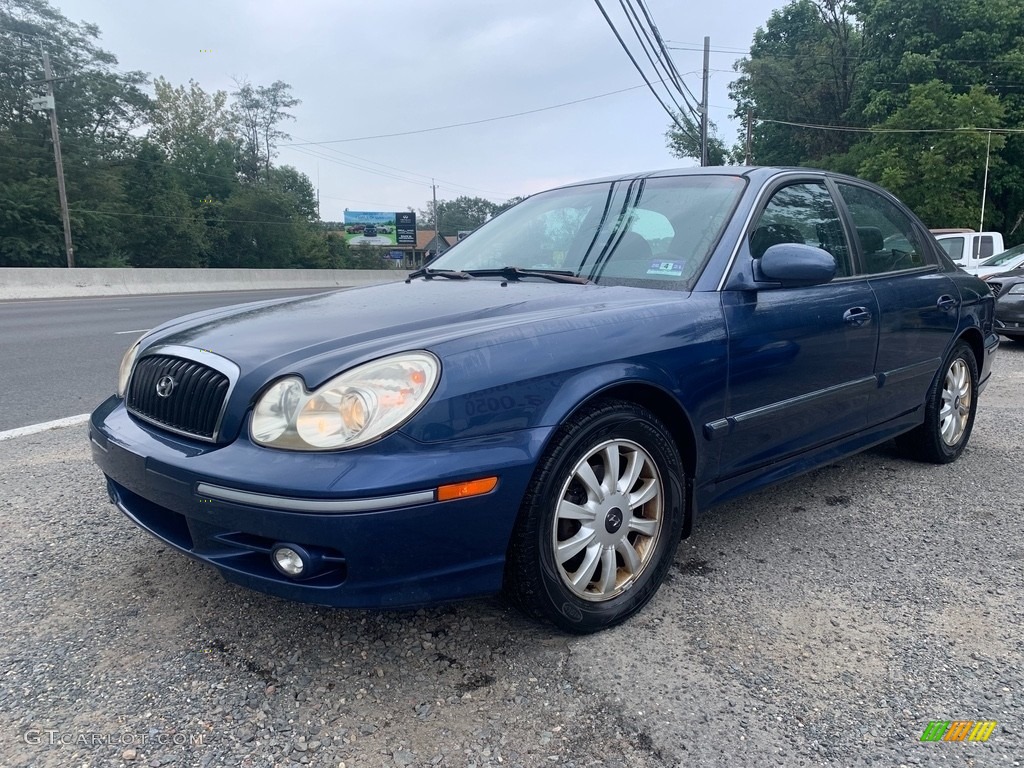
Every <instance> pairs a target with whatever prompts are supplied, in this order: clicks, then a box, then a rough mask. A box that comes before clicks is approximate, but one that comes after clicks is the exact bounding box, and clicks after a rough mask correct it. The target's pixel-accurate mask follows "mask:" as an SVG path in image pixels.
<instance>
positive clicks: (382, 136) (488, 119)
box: [278, 85, 644, 147]
mask: <svg viewBox="0 0 1024 768" xmlns="http://www.w3.org/2000/svg"><path fill="white" fill-rule="evenodd" d="M643 87H644V86H642V85H631V86H629V87H628V88H620V89H618V90H617V91H608V92H607V93H599V94H597V95H596V96H586V97H584V98H582V99H573V100H572V101H563V102H562V103H560V104H552V105H550V106H547V107H538V108H537V109H527V110H524V111H523V112H513V113H511V114H508V115H497V116H496V117H485V118H483V119H481V120H468V121H466V122H464V123H450V124H448V125H437V126H434V127H432V128H417V129H416V130H412V131H399V132H398V133H381V134H377V135H376V136H353V137H352V138H348V139H331V140H329V141H308V142H297V143H294V142H293V143H291V144H279V145H278V146H279V147H303V146H314V145H316V146H319V145H323V144H345V143H347V142H350V141H370V140H371V139H391V138H394V137H396V136H412V135H414V134H418V133H431V132H432V131H446V130H448V129H450V128H463V127H465V126H468V125H481V124H482V123H493V122H496V121H498V120H508V119H510V118H513V117H523V116H524V115H534V114H536V113H538V112H547V111H548V110H552V109H559V108H561V107H570V106H572V105H573V104H582V103H583V102H585V101H594V100H595V99H603V98H605V97H607V96H616V95H618V94H620V93H626V92H628V91H635V90H637V89H638V88H643Z"/></svg>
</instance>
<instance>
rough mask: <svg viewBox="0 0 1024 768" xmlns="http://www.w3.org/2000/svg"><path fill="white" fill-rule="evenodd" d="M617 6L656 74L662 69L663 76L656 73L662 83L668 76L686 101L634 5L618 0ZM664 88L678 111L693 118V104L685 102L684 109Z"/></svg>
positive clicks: (667, 89) (670, 91) (670, 92)
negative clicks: (687, 112)
mask: <svg viewBox="0 0 1024 768" xmlns="http://www.w3.org/2000/svg"><path fill="white" fill-rule="evenodd" d="M619 6H620V7H621V8H622V11H623V13H624V14H625V15H626V21H627V22H628V23H629V26H630V28H631V29H632V30H633V35H634V36H635V37H636V39H637V41H638V42H639V43H640V49H641V50H642V51H643V52H644V55H645V56H646V57H647V61H649V62H650V63H651V66H652V67H653V68H654V72H655V74H658V70H659V69H660V70H662V72H664V77H662V76H661V75H660V74H659V75H658V77H659V79H660V80H661V82H662V83H663V84H664V83H665V82H666V78H668V81H669V82H671V83H672V84H673V85H674V86H675V88H676V90H677V91H678V92H679V94H680V95H681V96H682V97H683V101H684V102H686V94H685V92H684V91H683V89H682V87H680V85H679V84H678V83H676V82H675V80H674V79H673V73H672V68H671V67H670V66H669V65H667V64H666V63H665V62H664V61H663V60H662V58H661V56H660V55H659V54H658V50H657V47H656V45H655V43H654V41H653V40H652V39H651V36H650V34H649V33H648V32H647V29H646V28H645V27H644V25H643V23H642V22H641V21H640V16H639V14H638V13H637V11H636V8H635V6H633V4H632V3H631V2H629V0H619ZM634 20H635V23H634ZM665 90H666V92H667V93H668V96H669V98H670V99H671V100H672V103H673V104H675V105H676V109H678V110H679V113H680V114H682V113H683V112H685V111H689V113H690V117H691V119H693V117H694V109H693V105H692V104H690V103H689V102H686V109H685V110H684V109H683V106H682V105H681V104H680V103H679V102H678V101H677V100H676V97H675V94H673V92H672V89H670V88H666V89H665Z"/></svg>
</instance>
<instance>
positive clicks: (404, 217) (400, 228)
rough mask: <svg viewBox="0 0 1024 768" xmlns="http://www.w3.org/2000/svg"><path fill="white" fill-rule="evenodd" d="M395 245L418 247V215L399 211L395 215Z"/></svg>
mask: <svg viewBox="0 0 1024 768" xmlns="http://www.w3.org/2000/svg"><path fill="white" fill-rule="evenodd" d="M395 243H397V244H398V245H413V246H415V245H416V214H415V213H413V212H412V211H399V212H398V213H396V214H395Z"/></svg>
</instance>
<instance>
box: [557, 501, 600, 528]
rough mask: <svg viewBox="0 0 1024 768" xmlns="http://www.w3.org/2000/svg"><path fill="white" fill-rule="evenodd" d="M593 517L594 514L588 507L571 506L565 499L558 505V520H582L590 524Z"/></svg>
mask: <svg viewBox="0 0 1024 768" xmlns="http://www.w3.org/2000/svg"><path fill="white" fill-rule="evenodd" d="M595 517H596V513H595V512H594V510H592V509H590V508H589V507H581V506H580V505H579V504H573V503H572V502H571V501H566V500H565V499H562V500H561V501H560V502H559V503H558V519H559V520H582V521H583V522H587V523H590V522H593V521H594V518H595Z"/></svg>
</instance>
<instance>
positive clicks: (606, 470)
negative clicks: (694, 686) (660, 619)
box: [505, 400, 685, 634]
mask: <svg viewBox="0 0 1024 768" xmlns="http://www.w3.org/2000/svg"><path fill="white" fill-rule="evenodd" d="M683 477H684V470H683V466H682V461H681V460H680V458H679V451H678V449H677V448H676V445H675V443H674V442H673V440H672V438H671V436H670V435H669V433H668V430H667V429H666V428H665V426H664V425H663V424H662V423H661V421H660V420H659V419H658V418H657V417H656V416H655V415H654V414H653V413H651V412H650V411H648V410H647V409H646V408H643V407H641V406H639V405H637V404H635V403H631V402H625V401H619V400H605V401H601V402H599V403H597V404H595V405H593V406H591V407H589V408H588V409H586V410H585V411H583V412H581V413H580V414H579V415H577V416H576V417H575V418H573V419H572V420H571V421H570V422H568V423H567V424H566V425H564V426H563V427H561V428H560V429H559V431H558V433H557V434H556V435H555V437H554V439H553V440H552V443H551V446H550V447H549V448H548V450H547V452H546V453H545V455H544V457H543V458H542V459H541V461H540V462H539V464H538V466H537V470H536V472H535V473H534V478H533V481H532V483H531V486H530V489H529V491H528V492H527V494H526V497H525V498H524V500H523V505H522V508H521V510H520V514H519V519H518V520H517V523H516V528H515V531H514V532H513V538H512V542H511V545H510V549H509V557H508V566H507V570H506V580H505V587H506V591H508V592H509V593H510V595H511V597H512V598H513V600H515V601H516V602H518V603H519V605H520V606H521V607H522V608H523V609H524V610H525V611H526V612H527V613H529V614H531V615H533V616H535V617H538V618H547V619H549V620H550V621H552V622H554V623H555V624H557V625H558V626H559V627H561V628H562V629H565V630H568V631H570V632H576V633H581V634H582V633H588V632H596V631H598V630H601V629H604V628H606V627H611V626H614V625H615V624H618V623H620V622H622V621H625V620H626V619H627V618H629V617H630V616H632V615H633V614H634V613H636V612H637V611H639V610H640V609H641V608H642V607H643V606H644V605H645V604H646V603H647V601H648V600H650V599H651V597H653V596H654V593H655V592H656V591H657V589H658V587H659V586H660V584H661V582H662V580H663V579H664V577H665V572H666V570H667V569H668V567H669V565H670V564H671V562H672V557H673V554H674V552H675V549H676V544H677V543H678V541H679V539H680V535H681V531H682V524H683V516H684V512H685V510H684V505H685V497H684V493H683Z"/></svg>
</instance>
